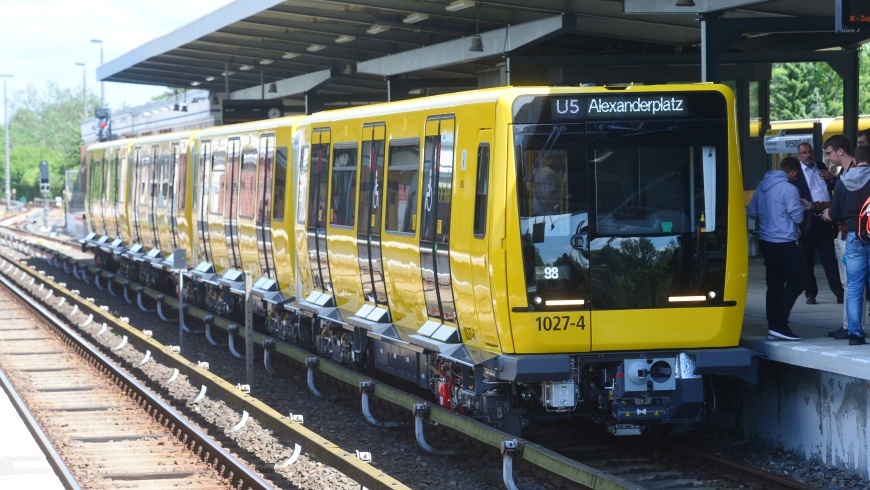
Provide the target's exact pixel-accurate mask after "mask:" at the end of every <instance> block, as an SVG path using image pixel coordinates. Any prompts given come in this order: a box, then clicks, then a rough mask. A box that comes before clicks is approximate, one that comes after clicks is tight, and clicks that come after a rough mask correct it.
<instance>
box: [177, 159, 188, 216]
mask: <svg viewBox="0 0 870 490" xmlns="http://www.w3.org/2000/svg"><path fill="white" fill-rule="evenodd" d="M176 159H177V164H176V168H177V169H178V171H177V172H176V175H178V179H177V181H176V184H175V189H176V192H175V194H176V195H177V197H178V210H179V211H184V208H185V206H187V152H186V151H181V152H179V153H178V154H177V155H176Z"/></svg>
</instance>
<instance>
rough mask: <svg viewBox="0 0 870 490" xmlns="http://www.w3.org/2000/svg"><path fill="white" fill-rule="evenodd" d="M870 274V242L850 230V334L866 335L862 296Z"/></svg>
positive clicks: (848, 252) (848, 264) (847, 255)
mask: <svg viewBox="0 0 870 490" xmlns="http://www.w3.org/2000/svg"><path fill="white" fill-rule="evenodd" d="M868 274H870V244H864V242H862V241H861V240H859V239H858V238H857V237H856V236H855V232H853V231H850V232H849V234H848V235H847V236H846V282H847V283H848V284H849V290H848V292H847V293H846V318H847V320H848V323H849V335H857V336H859V337H863V336H864V329H863V328H862V327H861V317H862V315H861V310H862V309H863V308H862V306H863V304H864V302H863V298H861V296H862V295H863V294H864V284H865V283H866V282H867V275H868Z"/></svg>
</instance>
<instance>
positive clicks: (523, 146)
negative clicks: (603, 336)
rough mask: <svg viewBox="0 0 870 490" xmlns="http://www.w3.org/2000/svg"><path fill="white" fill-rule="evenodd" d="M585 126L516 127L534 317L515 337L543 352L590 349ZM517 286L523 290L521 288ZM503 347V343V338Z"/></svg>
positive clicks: (510, 257) (514, 258)
mask: <svg viewBox="0 0 870 490" xmlns="http://www.w3.org/2000/svg"><path fill="white" fill-rule="evenodd" d="M585 144H586V128H585V126H584V125H582V124H515V125H514V152H515V153H514V155H515V158H516V162H517V197H518V203H519V218H520V234H521V236H520V239H521V244H522V247H521V250H517V251H515V250H508V251H507V261H508V263H518V264H520V263H521V264H523V270H524V272H525V276H524V278H525V284H524V288H525V295H526V298H524V299H525V300H526V301H527V303H526V304H527V305H528V306H526V304H523V306H519V305H516V307H515V308H514V311H515V312H518V313H519V312H526V311H527V312H529V313H532V315H530V316H528V317H526V318H523V319H522V320H520V321H518V322H516V323H515V324H514V325H512V332H513V336H514V338H523V337H526V336H527V337H528V338H535V339H536V342H538V346H540V348H541V349H544V350H550V351H553V352H556V351H558V352H563V351H566V350H573V351H578V352H582V351H587V350H589V348H590V346H591V316H590V312H591V308H592V307H593V306H594V305H592V301H591V298H590V286H589V284H590V266H589V263H590V253H589V229H590V226H589V213H590V198H589V165H590V162H589V161H588V160H587V158H586V148H585ZM517 285H519V284H518V283H517ZM502 340H504V339H502Z"/></svg>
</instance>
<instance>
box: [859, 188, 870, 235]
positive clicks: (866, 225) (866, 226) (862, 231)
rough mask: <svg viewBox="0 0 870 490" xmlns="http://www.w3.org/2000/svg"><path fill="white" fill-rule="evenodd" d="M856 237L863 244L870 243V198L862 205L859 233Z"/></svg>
mask: <svg viewBox="0 0 870 490" xmlns="http://www.w3.org/2000/svg"><path fill="white" fill-rule="evenodd" d="M856 235H857V237H858V239H859V240H861V241H862V242H863V243H865V244H866V243H870V197H868V198H867V200H866V201H864V204H863V205H861V211H860V212H859V213H858V231H857V232H856Z"/></svg>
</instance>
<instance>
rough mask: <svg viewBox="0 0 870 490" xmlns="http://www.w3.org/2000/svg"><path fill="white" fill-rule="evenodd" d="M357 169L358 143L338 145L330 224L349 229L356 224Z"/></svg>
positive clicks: (334, 159)
mask: <svg viewBox="0 0 870 490" xmlns="http://www.w3.org/2000/svg"><path fill="white" fill-rule="evenodd" d="M356 169H357V148H356V143H352V144H351V145H347V144H336V145H335V155H334V156H333V159H332V194H331V196H332V198H331V199H332V202H331V203H330V205H329V210H330V213H331V214H330V220H329V222H330V224H333V225H337V226H347V227H353V226H354V224H356V173H357V172H356Z"/></svg>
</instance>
